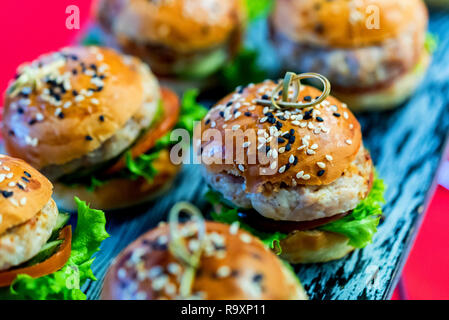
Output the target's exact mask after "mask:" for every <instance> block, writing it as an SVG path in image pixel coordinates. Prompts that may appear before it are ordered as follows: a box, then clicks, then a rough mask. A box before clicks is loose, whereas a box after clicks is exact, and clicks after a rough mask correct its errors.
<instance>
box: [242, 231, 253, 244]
mask: <svg viewBox="0 0 449 320" xmlns="http://www.w3.org/2000/svg"><path fill="white" fill-rule="evenodd" d="M240 240H242V241H243V242H245V243H250V242H251V236H250V235H249V234H246V233H242V234H241V235H240Z"/></svg>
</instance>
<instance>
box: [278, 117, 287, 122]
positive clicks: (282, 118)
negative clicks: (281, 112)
mask: <svg viewBox="0 0 449 320" xmlns="http://www.w3.org/2000/svg"><path fill="white" fill-rule="evenodd" d="M278 118H279V120H282V121H285V120H287V119H285V117H284V116H279V117H278Z"/></svg>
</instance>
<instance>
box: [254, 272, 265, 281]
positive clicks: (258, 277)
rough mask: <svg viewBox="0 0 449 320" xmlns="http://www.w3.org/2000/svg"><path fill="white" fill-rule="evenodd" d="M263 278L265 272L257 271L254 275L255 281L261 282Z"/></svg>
mask: <svg viewBox="0 0 449 320" xmlns="http://www.w3.org/2000/svg"><path fill="white" fill-rule="evenodd" d="M262 280H263V274H261V273H257V274H255V275H254V277H253V282H261V281H262Z"/></svg>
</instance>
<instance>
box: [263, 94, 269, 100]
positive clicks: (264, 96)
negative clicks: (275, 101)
mask: <svg viewBox="0 0 449 320" xmlns="http://www.w3.org/2000/svg"><path fill="white" fill-rule="evenodd" d="M262 99H263V100H268V99H270V97H269V96H268V95H266V94H264V95H263V96H262Z"/></svg>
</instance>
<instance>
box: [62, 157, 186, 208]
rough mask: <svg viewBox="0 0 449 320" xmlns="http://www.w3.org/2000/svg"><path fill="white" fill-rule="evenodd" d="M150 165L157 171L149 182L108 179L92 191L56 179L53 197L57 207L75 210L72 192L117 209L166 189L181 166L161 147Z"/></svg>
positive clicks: (87, 200)
mask: <svg viewBox="0 0 449 320" xmlns="http://www.w3.org/2000/svg"><path fill="white" fill-rule="evenodd" d="M153 165H154V167H155V169H156V170H157V171H158V174H157V175H156V176H155V177H154V179H153V181H151V182H148V181H147V180H146V179H144V178H139V179H136V180H130V179H111V180H109V181H107V182H106V183H105V184H104V185H102V186H99V187H97V188H96V189H95V190H94V191H89V190H87V189H86V187H85V186H83V185H80V186H76V187H72V186H67V185H64V184H62V183H55V184H54V194H53V198H54V199H55V201H56V203H57V204H58V207H59V208H61V209H64V210H66V211H70V212H76V210H77V206H76V203H75V201H74V197H75V196H77V197H78V198H80V199H82V200H83V201H86V202H87V203H89V204H90V205H91V206H92V208H95V209H100V210H118V209H123V208H127V207H131V206H134V205H138V204H141V203H144V202H147V201H150V200H153V199H154V198H156V197H158V196H159V195H161V194H162V193H164V192H165V191H167V190H168V189H169V188H170V187H171V184H172V182H173V180H174V179H175V177H176V174H177V173H178V171H179V169H180V166H178V165H175V164H173V163H171V161H170V152H169V151H168V150H163V151H161V152H160V154H159V158H158V159H157V160H155V161H154V163H153Z"/></svg>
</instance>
